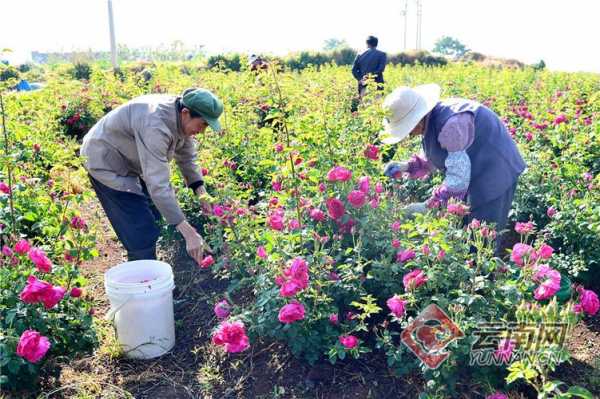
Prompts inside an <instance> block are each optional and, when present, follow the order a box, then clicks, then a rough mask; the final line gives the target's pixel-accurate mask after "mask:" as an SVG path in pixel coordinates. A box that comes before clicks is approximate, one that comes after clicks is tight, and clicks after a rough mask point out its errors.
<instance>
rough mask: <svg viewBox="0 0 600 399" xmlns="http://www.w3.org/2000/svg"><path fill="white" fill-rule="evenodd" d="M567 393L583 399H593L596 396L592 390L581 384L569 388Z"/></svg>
mask: <svg viewBox="0 0 600 399" xmlns="http://www.w3.org/2000/svg"><path fill="white" fill-rule="evenodd" d="M567 394H569V395H570V396H571V397H572V396H575V397H579V398H583V399H593V397H594V396H593V395H592V393H591V392H590V391H588V390H587V389H585V388H582V387H580V386H574V387H571V388H569V390H568V391H567Z"/></svg>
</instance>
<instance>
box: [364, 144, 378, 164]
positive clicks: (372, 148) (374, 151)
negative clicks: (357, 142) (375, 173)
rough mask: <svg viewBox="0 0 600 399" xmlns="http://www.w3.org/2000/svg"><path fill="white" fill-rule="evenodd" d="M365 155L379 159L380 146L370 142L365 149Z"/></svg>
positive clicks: (374, 159)
mask: <svg viewBox="0 0 600 399" xmlns="http://www.w3.org/2000/svg"><path fill="white" fill-rule="evenodd" d="M363 154H364V155H365V157H367V158H369V159H372V160H373V161H376V160H378V159H379V148H378V147H377V146H376V145H373V144H369V145H367V148H366V149H365V151H364V153H363Z"/></svg>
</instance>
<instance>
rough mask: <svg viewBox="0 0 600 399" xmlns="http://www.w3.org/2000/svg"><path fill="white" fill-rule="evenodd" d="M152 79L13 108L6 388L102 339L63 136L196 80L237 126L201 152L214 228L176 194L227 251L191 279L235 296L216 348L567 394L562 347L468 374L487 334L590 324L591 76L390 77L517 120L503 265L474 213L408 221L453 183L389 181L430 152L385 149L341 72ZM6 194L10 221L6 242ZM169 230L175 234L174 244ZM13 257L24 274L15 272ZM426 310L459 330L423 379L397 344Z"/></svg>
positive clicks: (495, 391)
mask: <svg viewBox="0 0 600 399" xmlns="http://www.w3.org/2000/svg"><path fill="white" fill-rule="evenodd" d="M151 68H152V74H151V75H149V76H147V77H146V76H144V77H143V79H142V78H141V76H140V70H141V69H140V67H139V66H138V65H125V66H124V67H123V69H122V71H121V72H120V73H119V74H117V75H116V74H113V73H112V72H110V71H107V70H103V69H102V68H101V67H96V66H94V68H93V69H92V73H91V75H90V78H89V80H88V81H86V82H80V81H74V80H72V79H71V78H70V76H69V74H68V70H66V69H65V70H61V69H60V68H57V69H56V71H55V72H54V73H55V74H56V75H57V76H58V78H59V79H56V81H53V82H52V84H51V85H50V87H49V89H50V90H49V92H47V93H43V92H40V93H34V94H32V95H28V96H19V97H17V96H14V97H13V98H11V101H10V107H11V109H10V111H11V113H12V114H13V115H16V117H15V118H13V119H12V120H13V121H14V122H11V123H14V124H15V126H14V128H13V129H12V130H13V131H14V134H15V140H13V141H14V142H13V143H12V146H13V148H12V150H13V151H12V152H13V158H12V159H17V160H19V162H22V164H23V168H22V170H23V173H17V175H16V177H15V178H14V179H13V180H14V181H13V183H12V185H9V184H8V182H7V176H6V175H2V176H1V179H0V180H2V183H4V185H2V184H0V201H2V207H1V208H0V219H1V220H2V224H3V225H4V226H5V227H3V234H4V236H5V244H6V246H7V249H6V253H4V251H3V254H4V255H3V258H2V260H3V261H4V263H3V268H2V269H1V270H0V273H3V274H2V276H3V279H2V289H4V290H8V292H9V294H8V295H3V296H2V301H3V302H2V306H3V307H2V308H0V312H3V314H2V315H3V316H4V315H6V314H7V313H5V312H8V311H14V312H15V316H14V317H12V316H11V317H12V318H13V324H12V325H8V327H7V328H8V330H6V331H9V332H10V333H9V334H5V335H3V336H2V342H1V343H0V345H3V346H2V350H3V351H5V352H3V353H8V355H9V358H10V359H11V362H13V363H12V364H13V365H12V369H13V372H14V373H15V374H14V375H19V376H25V377H27V378H29V377H30V376H33V375H35V374H36V373H37V372H38V371H39V367H40V366H41V365H43V364H46V363H45V362H48V364H49V363H50V360H51V359H52V357H53V356H54V355H64V354H69V355H70V354H74V353H75V352H77V351H79V350H80V349H81V348H75V347H74V346H73V345H69V344H68V343H69V342H71V341H70V340H71V338H69V337H72V336H71V335H69V334H70V333H66V334H64V335H59V334H57V333H56V331H57V330H56V328H59V327H60V326H63V327H64V325H65V324H64V323H66V325H68V326H69V328H67V330H66V331H79V333H80V334H82V332H81V331H85V333H83V334H84V336H86V335H85V334H87V333H90V334H91V330H89V329H88V327H89V324H86V323H88V321H90V322H91V318H89V317H88V316H86V315H87V312H88V311H89V307H90V303H89V301H88V300H87V295H86V294H87V293H86V290H85V281H84V280H83V279H82V278H81V276H80V275H79V269H78V267H77V265H78V261H77V259H78V258H79V260H81V259H84V258H86V257H88V256H91V255H93V253H92V252H93V251H92V249H93V243H92V242H91V241H90V239H91V237H90V236H89V235H88V232H89V230H87V229H88V227H89V226H85V224H82V223H81V220H78V219H74V218H75V217H80V215H79V214H78V213H77V212H76V211H73V206H72V205H73V204H77V203H79V200H80V198H82V196H85V195H87V191H86V189H85V187H86V184H85V182H82V179H81V176H78V175H77V174H76V173H73V171H74V170H75V169H76V168H77V167H79V166H80V165H79V164H78V163H77V162H76V161H74V160H73V154H72V152H70V151H65V150H64V149H62V146H64V143H71V144H72V141H70V140H68V139H66V138H64V134H66V135H69V136H73V137H80V136H81V134H83V133H84V131H85V129H86V128H88V127H89V125H90V124H91V123H93V120H94V119H96V118H99V117H100V116H101V115H102V114H103V113H104V112H107V111H108V110H110V109H111V108H114V106H116V105H117V104H119V103H121V102H123V101H126V100H127V99H129V98H131V97H134V96H136V95H140V94H147V93H149V92H154V93H164V92H169V93H179V92H181V91H182V90H183V89H184V88H186V87H188V86H191V85H195V84H199V83H198V82H201V85H203V86H205V87H207V88H209V89H211V90H213V91H214V92H216V93H218V94H219V96H220V97H221V98H222V99H223V101H224V104H225V114H226V118H224V120H223V122H224V123H223V124H224V127H225V130H224V132H222V133H220V134H214V133H212V132H206V133H205V134H204V135H203V136H201V137H199V144H200V145H199V159H200V160H201V168H202V174H203V175H204V178H205V181H206V186H207V188H208V190H209V192H210V193H211V195H212V196H213V201H214V205H213V212H212V214H211V215H205V214H202V213H201V212H200V209H199V206H198V203H197V201H196V199H195V198H194V196H193V193H191V192H190V191H189V190H185V189H184V187H183V181H182V178H181V176H175V177H174V179H173V183H174V186H175V187H176V189H177V194H178V197H179V199H180V200H181V203H182V204H183V209H184V211H185V212H186V214H187V215H188V216H189V217H190V218H194V217H196V220H194V222H198V224H199V225H201V226H202V230H203V233H204V234H205V236H206V237H207V238H208V240H209V241H210V244H211V247H212V248H213V249H214V250H215V251H214V253H213V254H211V255H210V256H207V257H206V258H205V259H204V260H203V262H202V264H201V265H200V266H199V267H202V268H205V269H210V270H211V271H212V272H213V273H214V275H215V276H216V277H218V278H224V279H227V280H228V282H229V288H228V290H227V293H226V295H225V297H224V298H223V297H219V298H215V300H214V303H213V304H212V306H214V312H215V316H216V317H215V328H214V331H212V333H211V340H212V343H213V344H214V345H215V346H217V347H219V348H222V350H224V351H226V352H228V353H230V354H231V356H238V355H236V354H238V353H243V352H245V351H248V350H250V348H251V347H252V345H253V344H255V343H258V342H259V341H268V340H278V341H281V342H285V343H287V345H288V347H289V348H290V350H291V351H292V353H294V354H295V355H297V356H299V357H302V358H304V359H306V360H307V361H308V362H311V363H316V362H320V361H330V362H339V361H348V360H349V359H354V358H361V357H367V356H384V357H385V358H386V360H387V364H388V366H389V368H390V370H392V371H394V372H396V373H422V374H423V376H424V377H425V381H426V384H425V386H426V389H427V390H428V391H430V392H432V393H436V392H437V393H439V394H440V395H447V394H452V389H453V387H456V386H457V384H456V382H460V381H461V380H463V381H465V380H466V381H469V382H475V383H476V384H477V385H479V386H480V387H482V391H485V392H487V393H489V395H490V396H489V397H495V398H500V397H505V396H504V394H502V393H501V392H504V391H506V388H507V384H508V388H510V387H511V386H513V385H514V383H516V382H518V381H521V382H526V383H527V384H530V385H531V386H532V387H534V388H535V390H536V391H537V392H538V393H539V395H540V397H548V396H551V395H553V394H556V390H560V391H566V390H567V388H565V387H564V386H562V385H561V384H558V383H556V384H554V385H553V384H551V382H552V381H551V380H550V377H549V375H550V373H551V371H552V370H553V369H554V367H556V365H557V363H561V362H565V361H567V360H568V358H569V354H568V352H567V351H566V349H564V348H561V347H558V346H556V345H552V344H548V345H547V347H544V348H543V350H542V352H544V353H545V354H548V353H553V354H555V355H556V356H554V357H553V359H555V360H556V364H553V363H551V364H548V363H544V362H541V361H540V359H539V358H536V357H531V358H528V360H527V361H513V359H512V354H513V353H516V352H518V351H519V350H520V348H521V346H522V345H520V343H519V342H516V341H515V342H513V341H511V340H510V339H505V340H503V341H502V340H499V342H498V343H497V344H498V349H497V351H496V354H495V355H496V357H497V358H498V359H500V360H503V361H504V362H503V363H502V365H500V366H490V367H478V368H474V367H470V366H469V365H468V360H469V352H470V348H471V345H472V344H473V342H474V341H475V339H476V337H475V335H474V331H475V329H476V328H477V326H478V324H479V323H481V322H490V321H506V322H522V323H524V322H530V321H533V322H536V323H538V322H541V321H545V322H554V321H557V320H560V321H563V322H567V325H568V329H569V331H570V329H572V328H573V326H574V325H575V324H576V323H577V322H578V320H580V319H581V318H583V317H591V315H594V314H597V313H596V312H597V311H598V306H599V303H598V298H597V295H596V294H595V292H594V291H593V290H592V289H591V288H590V286H589V285H590V282H591V281H593V279H594V277H593V275H594V273H595V272H596V270H597V269H598V267H599V265H598V264H597V262H598V259H600V249H599V247H598V243H599V242H600V229H599V227H598V226H599V224H600V211H599V208H598V206H599V205H598V204H600V189H599V187H600V180H599V179H600V177H599V176H600V162H599V161H598V159H599V158H598V156H597V154H598V153H599V152H600V128H599V127H598V126H599V125H598V123H597V120H598V117H599V112H600V98H599V97H598V96H597V95H595V94H593V93H596V92H597V88H598V84H599V82H598V78H597V77H596V76H591V75H586V74H569V75H560V74H551V73H548V72H536V71H533V70H531V69H524V70H521V71H510V72H509V71H504V70H498V71H496V70H490V69H487V68H483V67H478V66H474V65H460V64H459V65H451V66H448V67H446V68H426V67H421V66H416V67H411V68H396V67H389V70H388V69H386V81H387V82H389V83H388V87H387V88H386V90H388V89H389V88H391V87H395V86H398V85H403V84H411V85H412V84H419V83H427V82H431V81H435V82H437V83H439V84H440V85H441V86H442V87H443V88H444V93H443V96H448V97H449V96H462V97H466V98H474V99H477V100H479V101H481V102H482V103H484V104H485V105H487V106H489V107H491V108H492V109H493V110H494V111H496V112H497V113H498V114H499V115H500V116H501V117H502V118H504V119H505V122H506V123H507V125H508V127H509V130H510V132H511V134H513V135H514V137H515V140H516V141H517V142H518V144H519V147H520V149H521V151H522V152H523V154H524V157H525V158H526V161H527V163H528V170H527V172H526V173H525V174H524V175H523V176H522V177H521V181H520V185H519V190H518V193H517V195H516V198H515V203H514V212H513V214H512V215H511V217H512V220H513V222H519V223H521V224H520V225H519V226H518V227H517V229H516V230H518V231H515V229H513V228H511V234H510V235H509V239H508V242H509V244H510V245H508V247H509V248H508V249H509V250H508V251H507V252H506V256H505V257H504V258H503V259H498V258H494V257H493V242H494V240H495V234H497V233H496V232H494V231H493V229H492V228H491V227H490V226H487V225H485V223H479V222H475V221H474V222H471V223H469V224H468V226H463V217H462V215H463V214H464V213H465V212H468V208H465V207H464V206H463V205H462V204H450V206H449V207H448V206H442V207H440V208H437V209H430V210H429V211H428V212H427V213H426V214H424V215H418V216H416V217H415V218H408V217H407V215H405V214H404V213H403V211H402V207H403V206H404V205H406V204H407V203H409V202H414V201H425V200H427V199H428V198H429V197H430V195H431V192H432V190H433V189H434V187H436V186H437V185H439V183H440V182H441V175H440V174H435V175H433V176H431V177H428V178H425V177H424V176H417V177H419V178H418V179H408V177H407V176H399V177H398V179H397V180H388V179H386V178H383V177H382V175H381V170H382V164H383V163H385V162H387V161H388V160H390V159H392V158H393V159H396V160H401V159H408V158H409V157H410V156H411V154H413V153H414V152H416V151H418V145H419V143H418V142H416V141H414V142H412V143H408V144H407V145H406V146H398V147H389V146H385V145H382V144H381V143H380V142H378V139H377V137H378V132H379V130H380V128H381V120H382V118H383V117H384V115H383V114H382V111H381V108H380V102H381V99H380V98H378V97H377V95H376V93H374V92H373V93H370V94H367V96H366V97H365V98H364V99H363V101H362V102H361V105H360V107H359V112H356V113H351V112H350V107H351V105H352V101H353V96H354V90H355V86H354V83H355V82H354V81H353V80H352V76H351V75H350V74H349V73H348V70H347V69H344V68H340V67H334V66H321V67H320V68H319V70H317V69H315V68H306V69H305V70H303V72H302V73H301V74H299V73H287V72H280V73H276V71H275V70H266V71H262V72H260V73H258V74H251V73H248V72H241V73H227V72H223V71H217V70H215V71H204V70H199V69H198V68H197V65H195V64H193V63H186V64H184V65H178V64H171V63H163V64H153V65H152V66H151ZM184 69H185V71H186V72H185V73H182V71H183V70H184ZM473 82H476V84H473ZM63 105H64V107H63ZM33 110H39V111H41V112H38V113H36V114H35V115H34V113H33ZM44 113H45V114H47V115H48V116H47V117H40V116H38V115H39V114H44ZM16 121H18V122H16ZM48 126H51V127H50V128H49V127H48ZM61 131H62V133H59V132H61ZM30 137H31V138H30ZM57 137H58V138H59V139H58V140H57V139H56V138H57ZM34 138H35V142H33V141H32V140H34ZM34 144H38V146H34ZM71 144H69V145H71ZM68 148H71V149H73V148H74V147H68ZM4 162H5V164H4V166H6V162H7V160H4ZM25 165H27V167H25ZM174 169H175V168H174ZM2 170H5V169H2ZM24 171H27V173H25V172H24ZM20 174H23V175H24V178H23V179H20V177H19V175H20ZM31 178H34V179H39V180H31ZM532 187H535V190H534V189H532ZM9 192H12V193H13V194H14V196H15V207H16V212H17V214H18V217H17V219H18V220H17V228H16V229H14V231H13V230H11V229H13V227H12V223H11V222H10V213H9V208H10V206H9V203H8V193H9ZM165 232H166V234H167V238H170V236H169V234H171V233H172V229H171V230H169V229H165ZM77 234H78V235H79V236H76V235H77ZM4 236H3V237H4ZM62 237H64V238H65V239H64V240H63V239H61V238H62ZM21 238H25V239H26V240H27V242H28V243H29V246H30V247H31V248H36V249H38V250H42V251H44V253H45V255H46V258H48V259H49V260H50V264H48V263H47V262H46V261H45V260H44V257H43V256H42V254H41V252H39V251H33V252H32V254H31V256H29V252H30V249H27V250H25V249H23V248H17V247H18V243H19V241H20V239H21ZM473 249H476V251H474V250H473ZM15 258H16V259H18V265H12V263H11V262H15V263H16V262H17V261H13V260H12V259H15ZM34 262H37V263H38V264H36V263H34ZM9 264H10V265H9ZM47 270H51V271H47ZM81 288H82V289H83V294H82V291H81ZM63 290H64V292H63ZM237 294H240V295H237ZM5 297H6V298H11V299H10V301H8V302H6V303H5V302H4V301H5V299H4V298H5ZM238 297H243V298H245V300H244V301H241V300H236V299H235V298H238ZM431 303H435V304H437V305H438V306H440V307H441V308H442V309H443V310H444V311H445V312H446V313H447V314H448V315H449V316H450V318H451V319H452V320H454V321H455V322H456V323H457V325H458V326H459V327H460V329H461V330H462V331H463V332H464V333H465V338H463V339H460V340H457V341H454V342H453V343H451V344H450V346H449V348H448V349H449V350H450V352H451V353H452V355H451V357H450V358H449V359H447V361H446V362H444V363H443V364H442V365H441V366H440V368H439V369H437V370H428V369H426V368H425V367H424V366H423V365H422V364H421V362H420V361H419V360H418V359H417V358H416V357H415V356H414V355H413V354H412V352H410V351H409V350H408V349H407V348H406V346H404V345H403V344H402V343H401V342H400V333H401V332H402V331H403V330H404V329H405V328H406V327H407V325H408V324H409V323H410V322H411V321H412V320H414V318H415V317H416V316H417V315H418V314H419V313H420V312H421V311H422V310H423V309H424V308H425V307H426V306H427V305H429V304H431ZM32 309H35V310H36V312H37V313H33V310H32ZM34 314H35V315H39V319H38V318H36V317H37V316H34ZM78 315H79V316H81V317H79V316H78ZM2 320H7V317H3V318H2ZM74 320H79V321H81V322H82V323H83V324H85V326H76V325H74V324H73V323H74ZM0 323H4V321H1V322H0ZM17 323H20V324H17ZM53 323H55V324H53ZM56 323H58V324H56ZM60 323H63V324H60ZM17 326H18V327H17ZM56 326H59V327H56ZM63 327H60V328H63ZM84 327H85V328H84ZM64 328H66V327H64ZM78 328H84V330H77V329H78ZM61 331H62V330H61ZM44 338H46V339H44ZM21 341H22V342H21ZM92 341H93V340H92V339H91V335H90V341H89V342H92ZM61 342H62V343H61ZM78 342H81V341H78ZM19 344H20V345H19ZM48 345H49V346H48ZM61 345H62V346H61ZM44 351H45V352H44ZM38 357H39V358H40V359H39V360H38V361H37V362H30V360H36V359H37V358H38ZM28 359H29V360H28ZM17 365H18V367H19V368H18V369H17ZM2 370H3V371H4V370H5V368H4V367H3V368H2ZM12 375H13V374H11V376H12ZM511 384H513V385H511ZM563 393H564V392H563ZM544 395H545V396H544Z"/></svg>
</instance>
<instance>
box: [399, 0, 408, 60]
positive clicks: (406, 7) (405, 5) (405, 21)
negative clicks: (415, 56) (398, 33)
mask: <svg viewBox="0 0 600 399" xmlns="http://www.w3.org/2000/svg"><path fill="white" fill-rule="evenodd" d="M400 14H401V15H402V16H403V17H404V37H403V40H402V42H403V49H404V51H406V35H407V32H408V0H404V11H401V12H400Z"/></svg>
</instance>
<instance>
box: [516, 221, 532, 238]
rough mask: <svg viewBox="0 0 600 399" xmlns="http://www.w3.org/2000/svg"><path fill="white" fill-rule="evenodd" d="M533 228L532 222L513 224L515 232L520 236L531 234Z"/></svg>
mask: <svg viewBox="0 0 600 399" xmlns="http://www.w3.org/2000/svg"><path fill="white" fill-rule="evenodd" d="M534 228H535V226H534V224H533V222H526V223H522V222H517V223H516V224H515V231H516V232H517V233H519V234H521V235H527V234H531V233H532V232H533V229H534Z"/></svg>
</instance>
